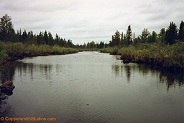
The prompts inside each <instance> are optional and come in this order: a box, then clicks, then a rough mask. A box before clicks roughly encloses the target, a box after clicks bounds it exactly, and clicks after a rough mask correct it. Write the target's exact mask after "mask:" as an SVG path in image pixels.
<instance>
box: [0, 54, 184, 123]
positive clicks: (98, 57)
mask: <svg viewBox="0 0 184 123" xmlns="http://www.w3.org/2000/svg"><path fill="white" fill-rule="evenodd" d="M0 79H1V81H5V80H6V79H9V80H12V81H13V82H14V85H15V89H14V90H13V94H12V95H11V96H9V97H8V99H6V100H3V101H1V102H0V103H1V104H0V111H1V112H0V113H1V116H7V117H55V118H57V120H56V121H50V122H48V123H52V122H54V123H183V122H184V87H183V83H184V73H170V72H167V71H164V70H158V69H157V68H151V67H148V66H143V65H136V64H126V65H125V64H123V63H122V61H121V60H119V56H112V55H109V54H103V53H98V52H80V53H76V54H70V55H56V56H40V57H34V58H26V59H23V60H21V61H19V62H15V63H12V64H11V65H9V66H5V67H1V68H0Z"/></svg>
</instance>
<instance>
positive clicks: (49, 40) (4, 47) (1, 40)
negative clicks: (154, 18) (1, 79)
mask: <svg viewBox="0 0 184 123" xmlns="http://www.w3.org/2000/svg"><path fill="white" fill-rule="evenodd" d="M86 50H87V51H88V50H98V51H101V52H104V53H110V54H113V55H117V54H118V55H121V59H122V60H123V62H124V63H130V62H134V63H146V64H151V65H153V66H157V67H161V68H168V69H171V70H176V71H177V70H182V71H183V70H184V22H183V21H181V23H180V26H179V28H177V26H176V24H175V23H174V22H170V25H169V26H168V28H167V29H165V28H162V29H160V32H159V33H156V32H155V31H152V32H150V31H148V29H147V28H144V29H143V31H142V34H140V35H138V36H135V33H133V32H132V29H131V25H129V26H128V29H127V31H126V33H123V32H122V33H120V32H119V31H118V30H117V31H116V32H115V34H114V35H112V38H111V39H110V41H109V43H104V42H103V41H101V42H99V43H96V42H94V41H90V42H88V43H84V44H81V45H79V44H76V45H74V44H73V43H72V40H70V39H69V40H66V39H65V38H61V37H59V36H58V34H56V35H55V36H53V35H52V34H51V33H50V32H48V31H46V30H45V31H44V32H40V33H39V34H34V33H33V32H32V31H29V32H27V31H26V30H24V31H22V30H21V29H20V30H17V32H15V30H14V28H13V24H12V21H11V17H10V16H8V15H7V14H6V15H5V16H3V17H2V18H0V63H5V62H6V61H12V60H17V59H21V58H25V57H32V56H39V55H56V54H68V53H76V52H78V51H86Z"/></svg>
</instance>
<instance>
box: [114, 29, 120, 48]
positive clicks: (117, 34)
mask: <svg viewBox="0 0 184 123" xmlns="http://www.w3.org/2000/svg"><path fill="white" fill-rule="evenodd" d="M114 45H115V46H119V45H120V33H119V31H118V30H117V31H116V33H115V35H114Z"/></svg>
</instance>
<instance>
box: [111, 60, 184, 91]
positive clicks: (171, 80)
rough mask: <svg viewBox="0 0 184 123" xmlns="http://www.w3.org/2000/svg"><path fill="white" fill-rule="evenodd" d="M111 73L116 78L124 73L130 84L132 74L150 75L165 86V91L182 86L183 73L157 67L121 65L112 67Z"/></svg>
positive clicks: (183, 82)
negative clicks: (154, 76)
mask: <svg viewBox="0 0 184 123" xmlns="http://www.w3.org/2000/svg"><path fill="white" fill-rule="evenodd" d="M112 71H113V73H114V74H115V75H116V76H120V75H121V76H122V75H123V72H125V75H126V78H127V81H128V82H130V79H131V77H132V75H131V74H132V73H133V72H136V71H137V72H139V73H142V75H143V76H145V75H148V74H150V73H151V75H156V76H158V78H159V80H160V82H161V83H166V84H167V89H169V88H170V87H175V86H182V85H183V84H184V72H182V71H181V72H179V71H178V72H174V71H169V70H165V69H161V68H159V67H154V66H150V65H139V64H132V63H130V64H122V65H117V64H116V65H112Z"/></svg>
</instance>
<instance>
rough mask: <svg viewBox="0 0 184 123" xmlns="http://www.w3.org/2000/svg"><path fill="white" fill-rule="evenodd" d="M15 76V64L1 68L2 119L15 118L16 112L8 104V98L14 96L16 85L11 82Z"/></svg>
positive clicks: (0, 95)
mask: <svg viewBox="0 0 184 123" xmlns="http://www.w3.org/2000/svg"><path fill="white" fill-rule="evenodd" d="M14 75H15V65H14V64H11V65H5V66H1V67H0V84H1V85H0V117H11V116H14V110H12V106H11V105H9V104H8V102H7V100H8V96H11V95H13V89H14V85H13V83H12V82H11V81H12V80H13V78H14ZM1 122H2V121H1Z"/></svg>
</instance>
